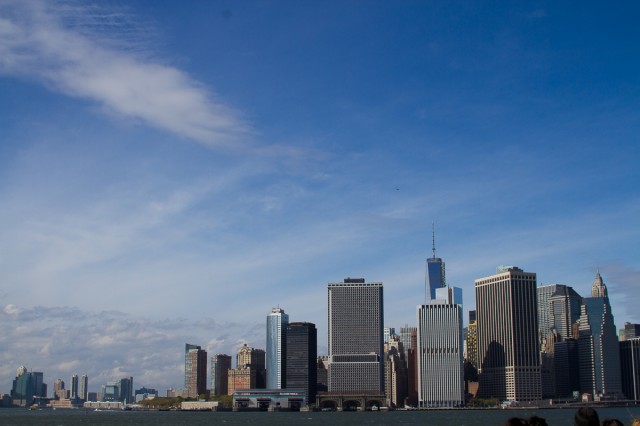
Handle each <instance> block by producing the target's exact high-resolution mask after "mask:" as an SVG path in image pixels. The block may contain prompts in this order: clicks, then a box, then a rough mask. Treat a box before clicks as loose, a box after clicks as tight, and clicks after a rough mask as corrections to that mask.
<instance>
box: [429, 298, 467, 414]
mask: <svg viewBox="0 0 640 426" xmlns="http://www.w3.org/2000/svg"><path fill="white" fill-rule="evenodd" d="M439 290H444V291H436V297H435V298H434V299H433V300H431V303H429V304H427V305H421V306H418V403H419V406H420V407H429V408H431V407H458V406H460V405H462V404H463V403H464V370H463V361H464V359H463V356H462V300H460V299H461V297H460V296H461V292H456V291H455V289H453V288H443V289H439ZM458 290H460V289H458ZM454 294H457V295H458V298H457V299H456V297H455V296H454Z"/></svg>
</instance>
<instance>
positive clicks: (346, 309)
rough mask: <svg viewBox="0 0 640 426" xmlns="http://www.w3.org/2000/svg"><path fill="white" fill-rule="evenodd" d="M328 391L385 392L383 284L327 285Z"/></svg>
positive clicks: (348, 280) (361, 281)
mask: <svg viewBox="0 0 640 426" xmlns="http://www.w3.org/2000/svg"><path fill="white" fill-rule="evenodd" d="M328 302H329V312H328V314H329V315H328V316H329V318H328V319H329V336H328V337H329V369H328V382H329V383H328V388H329V392H336V393H344V392H374V393H380V392H384V360H383V357H384V352H383V347H382V339H383V330H382V329H383V327H382V324H383V321H384V316H383V310H382V283H366V282H365V280H364V278H346V279H345V280H344V282H342V283H330V284H329V285H328Z"/></svg>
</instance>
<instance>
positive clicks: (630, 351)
mask: <svg viewBox="0 0 640 426" xmlns="http://www.w3.org/2000/svg"><path fill="white" fill-rule="evenodd" d="M620 367H621V368H620V371H621V373H622V374H621V375H622V391H623V392H624V395H625V396H626V397H627V399H632V400H636V401H637V400H638V399H640V337H632V338H630V339H626V340H624V341H623V342H620Z"/></svg>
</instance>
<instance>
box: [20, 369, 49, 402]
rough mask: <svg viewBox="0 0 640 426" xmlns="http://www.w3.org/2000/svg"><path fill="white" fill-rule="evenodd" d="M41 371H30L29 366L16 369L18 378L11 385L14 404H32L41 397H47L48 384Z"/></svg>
mask: <svg viewBox="0 0 640 426" xmlns="http://www.w3.org/2000/svg"><path fill="white" fill-rule="evenodd" d="M43 379H44V374H43V373H41V372H35V371H32V372H29V371H27V367H24V366H21V367H19V368H18V369H17V371H16V378H15V379H14V380H13V386H12V387H11V398H12V399H13V404H14V405H19V406H21V407H28V406H31V405H32V404H33V403H34V401H36V400H37V399H39V398H46V397H47V385H46V384H45V383H44V381H43Z"/></svg>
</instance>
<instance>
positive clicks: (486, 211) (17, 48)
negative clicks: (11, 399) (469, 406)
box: [0, 0, 640, 391]
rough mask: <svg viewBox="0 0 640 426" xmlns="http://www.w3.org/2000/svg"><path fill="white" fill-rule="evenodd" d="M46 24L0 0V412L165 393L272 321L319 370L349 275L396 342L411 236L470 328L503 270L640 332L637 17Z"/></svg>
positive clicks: (442, 7) (358, 13) (528, 9)
mask: <svg viewBox="0 0 640 426" xmlns="http://www.w3.org/2000/svg"><path fill="white" fill-rule="evenodd" d="M63 3H64V4H63V5H62V6H61V5H60V3H53V2H48V1H33V2H23V1H18V0H0V93H2V96H0V200H2V208H1V209H0V323H1V324H2V325H3V327H2V332H0V347H2V348H3V349H2V352H0V360H1V361H2V362H1V363H0V391H6V390H8V389H9V388H10V386H11V380H12V379H13V376H14V373H15V368H16V367H17V366H20V365H26V366H27V367H28V368H29V369H30V370H31V369H33V370H34V371H42V372H44V373H45V380H46V381H47V383H49V384H50V385H51V384H52V383H53V381H54V380H55V379H56V378H58V377H60V378H63V379H64V380H65V382H68V381H69V379H70V377H71V375H72V374H74V373H76V374H78V375H81V374H85V373H86V374H87V375H88V376H89V378H90V383H89V386H90V387H91V390H96V388H94V386H98V385H99V384H100V383H108V382H111V381H114V380H119V379H121V378H122V377H131V376H133V377H135V379H136V383H140V384H141V385H144V386H151V387H154V388H158V389H162V388H165V387H180V386H181V382H182V373H181V368H183V365H184V356H183V354H181V353H180V352H181V351H180V350H176V348H182V347H183V345H184V344H185V342H196V343H197V344H198V345H201V346H202V347H203V349H206V350H207V352H208V353H209V354H215V353H229V354H232V353H235V352H236V351H237V349H238V348H239V346H241V345H242V344H244V343H248V344H249V345H250V346H253V347H258V348H261V347H264V343H263V342H264V315H265V313H266V312H268V310H269V309H270V308H271V307H273V306H278V305H279V306H283V307H284V308H285V309H286V310H287V313H288V314H289V315H290V317H291V319H292V320H295V321H308V322H312V323H315V324H317V325H318V345H319V348H318V349H319V352H320V353H326V352H327V350H326V349H327V348H326V342H327V329H326V326H325V325H324V324H325V321H324V319H325V315H326V312H325V307H324V300H325V298H326V294H325V284H326V283H327V282H329V281H332V280H339V279H342V278H343V277H347V276H365V277H368V278H369V279H372V280H374V281H376V282H378V281H379V282H384V283H385V306H384V310H385V318H387V320H388V321H387V323H386V324H384V326H385V327H387V326H390V327H395V328H396V329H399V328H400V327H403V326H404V325H412V326H413V325H415V318H414V317H415V306H416V305H418V304H420V303H423V301H424V293H425V289H424V283H425V275H424V273H425V270H424V269H425V265H424V262H425V259H427V258H429V257H431V255H432V253H431V247H432V238H431V237H432V232H431V231H432V228H431V227H432V223H433V222H435V227H436V228H437V229H436V230H437V240H438V241H437V249H438V252H437V255H438V256H439V257H441V258H442V259H445V260H446V266H447V269H446V281H447V283H448V284H450V285H452V286H456V287H460V288H462V290H463V293H464V299H465V312H464V317H465V318H466V312H467V311H468V310H469V309H473V308H474V303H475V300H474V297H473V295H474V289H473V283H474V280H475V279H476V278H477V277H479V276H486V275H489V274H491V273H492V272H493V270H494V268H495V267H496V266H498V265H500V264H503V265H519V266H521V267H523V268H525V270H528V271H534V272H535V273H536V274H537V278H538V284H539V285H542V284H552V283H560V284H564V285H567V286H571V287H573V288H574V289H575V291H577V292H578V293H579V294H581V295H583V296H584V295H588V294H589V287H590V285H591V283H592V281H593V276H594V274H595V273H596V271H598V270H599V271H600V272H601V273H602V275H603V276H604V277H605V280H606V282H607V286H608V289H609V294H610V295H611V296H610V302H611V306H612V308H613V315H614V317H615V321H616V327H617V328H618V329H619V328H622V326H623V325H624V322H626V321H629V322H633V323H638V322H640V317H639V316H638V315H640V314H639V313H638V312H637V309H635V304H636V303H637V302H636V301H637V300H638V299H639V298H640V286H638V285H637V284H638V283H639V282H640V259H638V256H637V253H639V252H640V246H639V244H640V243H639V242H640V238H639V237H640V229H639V228H640V227H638V220H637V217H639V216H640V195H639V189H638V185H637V182H638V181H640V170H639V169H638V167H637V163H638V159H639V158H640V151H639V150H640V145H639V144H638V143H637V141H638V139H639V135H640V129H639V127H638V124H637V123H638V122H639V121H640V120H638V117H637V115H638V111H639V110H640V101H639V99H640V97H638V96H637V94H638V87H640V72H638V66H639V61H640V59H639V58H638V55H637V53H636V50H637V49H636V45H635V43H634V41H635V40H637V39H638V38H640V29H639V28H638V26H637V24H636V22H635V20H634V19H633V17H635V16H637V15H638V13H639V12H640V10H638V9H639V8H640V5H637V4H616V5H610V6H608V7H607V8H603V7H601V5H598V6H596V4H595V3H589V2H587V3H586V4H581V7H580V8H576V7H575V6H574V5H570V4H555V3H539V4H519V3H513V4H507V5H504V6H503V7H500V8H497V7H492V6H491V5H485V4H481V3H477V4H473V3H472V4H468V3H464V4H462V3H449V2H433V3H426V4H425V3H424V2H414V1H408V2H403V3H402V4H398V3H397V2H386V1H380V2H374V3H370V2H357V1H356V2H349V3H343V2H336V3H334V4H332V5H331V7H327V6H326V5H324V4H322V5H320V4H313V3H299V2H289V1H285V2H283V3H279V4H276V5H269V6H268V7H267V6H266V5H265V4H263V3H259V2H254V1H249V2H246V3H242V4H233V5H228V4H223V3H221V2H218V1H212V2H195V3H194V4H192V5H190V7H188V8H185V7H182V6H181V5H179V4H177V3H175V4H174V3H171V2H167V3H163V4H158V2H153V1H147V0H134V1H124V0H115V1H113V2H108V3H106V2H99V3H97V4H93V5H91V6H88V5H85V4H84V3H83V2H80V1H74V0H71V1H65V2H63ZM506 197H509V198H510V201H512V202H510V203H503V200H505V198H506ZM514 199H515V200H517V202H513V200H514ZM505 207H506V208H505ZM150 354H153V356H151V355H150ZM181 366H182V367H181Z"/></svg>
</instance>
